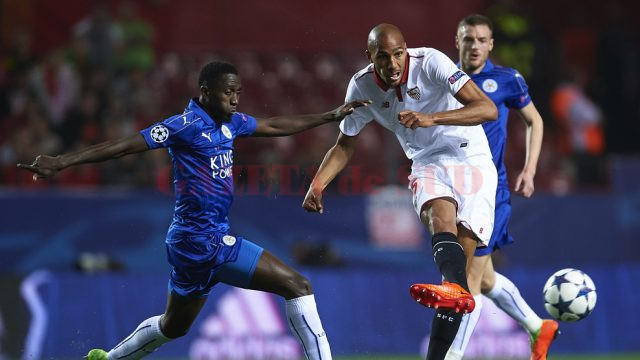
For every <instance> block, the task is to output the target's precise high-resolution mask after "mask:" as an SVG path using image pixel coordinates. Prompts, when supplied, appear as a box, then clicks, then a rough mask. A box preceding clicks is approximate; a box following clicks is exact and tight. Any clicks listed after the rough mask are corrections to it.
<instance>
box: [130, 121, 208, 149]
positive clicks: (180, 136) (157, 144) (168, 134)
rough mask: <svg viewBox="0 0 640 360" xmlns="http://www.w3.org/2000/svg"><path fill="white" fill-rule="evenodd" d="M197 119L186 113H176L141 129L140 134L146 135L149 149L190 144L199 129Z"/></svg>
mask: <svg viewBox="0 0 640 360" xmlns="http://www.w3.org/2000/svg"><path fill="white" fill-rule="evenodd" d="M196 121H197V120H194V119H193V118H189V117H187V116H185V115H176V116H173V117H170V118H168V119H166V120H165V121H163V122H160V123H155V124H153V125H151V126H149V127H148V128H146V129H143V130H140V134H141V135H142V137H144V140H145V141H146V142H147V145H148V146H149V149H157V148H161V147H164V148H167V147H172V146H183V145H189V144H191V142H192V140H193V138H194V133H195V132H196V131H197V130H196V126H195V123H196Z"/></svg>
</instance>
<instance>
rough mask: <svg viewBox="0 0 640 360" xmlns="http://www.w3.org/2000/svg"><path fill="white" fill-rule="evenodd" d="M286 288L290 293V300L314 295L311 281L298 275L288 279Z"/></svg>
mask: <svg viewBox="0 0 640 360" xmlns="http://www.w3.org/2000/svg"><path fill="white" fill-rule="evenodd" d="M286 287H287V292H288V294H287V295H288V296H287V297H289V298H294V297H300V296H305V295H310V294H311V293H312V291H311V283H310V282H309V279H307V278H306V277H304V276H302V275H300V274H298V273H295V274H292V276H290V277H289V278H288V279H287V286H286Z"/></svg>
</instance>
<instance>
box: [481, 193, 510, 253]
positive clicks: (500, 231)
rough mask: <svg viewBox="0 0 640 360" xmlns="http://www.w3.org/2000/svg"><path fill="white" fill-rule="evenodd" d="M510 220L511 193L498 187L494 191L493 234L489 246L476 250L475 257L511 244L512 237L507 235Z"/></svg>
mask: <svg viewBox="0 0 640 360" xmlns="http://www.w3.org/2000/svg"><path fill="white" fill-rule="evenodd" d="M510 218H511V193H510V192H509V189H508V188H506V187H502V186H498V189H497V190H496V210H495V218H494V220H493V233H491V239H490V240H489V245H488V246H487V247H484V248H480V249H476V253H475V256H483V255H487V254H491V253H492V252H494V251H496V250H498V249H500V248H501V247H503V246H505V245H508V244H511V243H513V237H511V235H509V230H508V226H509V219H510Z"/></svg>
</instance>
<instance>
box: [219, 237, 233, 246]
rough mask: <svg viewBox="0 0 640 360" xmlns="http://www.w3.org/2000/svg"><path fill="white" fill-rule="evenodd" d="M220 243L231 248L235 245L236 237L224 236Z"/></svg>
mask: <svg viewBox="0 0 640 360" xmlns="http://www.w3.org/2000/svg"><path fill="white" fill-rule="evenodd" d="M222 242H223V243H225V245H227V246H233V244H235V243H236V237H235V236H231V235H225V236H224V237H223V238H222Z"/></svg>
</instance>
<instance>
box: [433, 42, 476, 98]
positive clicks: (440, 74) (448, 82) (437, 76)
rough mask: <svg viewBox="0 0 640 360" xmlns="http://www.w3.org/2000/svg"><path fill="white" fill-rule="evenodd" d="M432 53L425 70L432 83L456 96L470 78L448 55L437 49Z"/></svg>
mask: <svg viewBox="0 0 640 360" xmlns="http://www.w3.org/2000/svg"><path fill="white" fill-rule="evenodd" d="M432 51H433V54H432V55H431V56H430V57H429V58H428V59H427V60H426V61H425V62H424V65H423V66H424V69H423V70H424V71H425V72H426V74H427V77H428V78H429V79H430V80H431V82H433V83H434V84H436V85H439V86H443V87H445V88H446V89H447V90H448V91H449V93H451V95H453V96H455V95H456V94H457V93H458V91H460V89H461V88H462V87H463V86H464V84H466V83H467V81H469V80H470V78H469V76H468V75H467V74H466V73H465V72H464V71H462V70H460V69H458V67H457V66H456V64H454V63H453V61H451V59H449V57H448V56H447V55H445V54H443V53H442V52H440V51H438V50H435V49H432Z"/></svg>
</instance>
